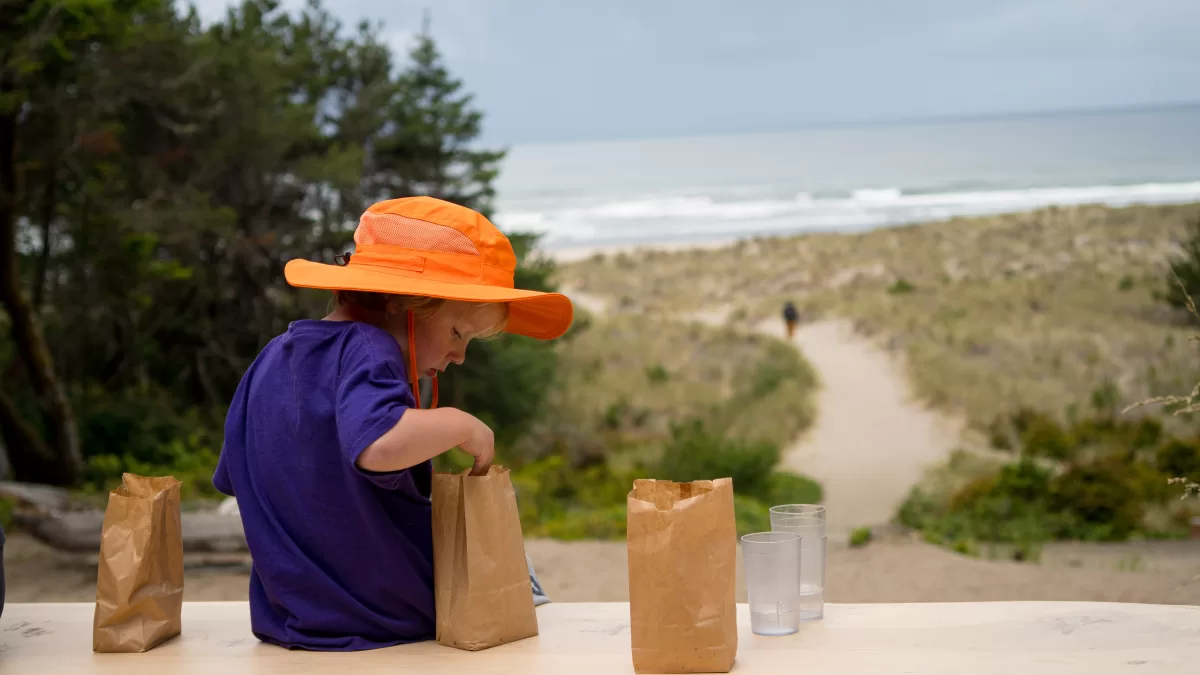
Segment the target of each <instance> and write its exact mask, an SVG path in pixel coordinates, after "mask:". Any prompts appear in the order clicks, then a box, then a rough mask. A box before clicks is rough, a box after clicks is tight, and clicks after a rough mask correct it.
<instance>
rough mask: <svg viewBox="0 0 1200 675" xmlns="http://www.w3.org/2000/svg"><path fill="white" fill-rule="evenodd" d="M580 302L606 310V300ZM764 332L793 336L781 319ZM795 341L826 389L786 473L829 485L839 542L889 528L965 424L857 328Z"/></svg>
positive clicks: (814, 327)
mask: <svg viewBox="0 0 1200 675" xmlns="http://www.w3.org/2000/svg"><path fill="white" fill-rule="evenodd" d="M580 304H583V305H584V306H585V307H587V308H588V309H590V310H592V311H596V310H597V309H600V310H603V308H604V306H603V303H602V301H600V300H598V299H597V298H590V297H589V298H582V301H581V303H580ZM729 311H730V308H729V307H716V308H711V309H708V310H703V311H699V312H692V313H689V314H687V315H685V318H687V319H691V320H693V321H700V322H702V323H706V324H709V325H713V326H720V325H724V324H725V321H726V317H727V316H728V314H729ZM755 329H756V330H757V331H758V332H760V333H763V334H765V335H770V336H772V337H776V338H779V339H781V340H786V339H787V335H786V333H785V330H784V325H783V322H782V321H780V320H771V321H764V322H762V323H760V324H758V325H757V326H755ZM792 343H793V344H794V345H795V346H796V347H797V348H798V349H799V350H800V352H801V354H803V355H804V357H805V358H806V359H807V360H808V362H809V363H810V364H812V366H813V369H814V370H816V372H817V377H818V379H819V381H820V384H821V389H820V391H819V392H818V394H817V405H816V409H817V417H816V421H815V422H814V424H813V426H812V428H810V429H808V430H807V431H806V433H805V434H804V435H802V436H801V437H800V438H799V439H797V440H796V442H795V443H793V444H792V445H791V446H789V447H788V448H785V450H784V455H783V462H782V464H783V467H784V468H786V469H790V470H792V471H796V472H798V473H802V474H804V475H807V476H811V477H812V478H814V479H816V480H817V481H818V482H819V483H821V486H822V487H823V488H824V490H825V499H824V503H825V506H826V508H827V509H828V518H829V531H830V534H831V535H833V536H837V535H844V534H845V533H846V532H847V531H849V530H850V529H852V528H855V527H859V526H864V525H866V526H871V525H881V524H884V523H886V522H888V521H889V520H891V518H892V516H893V515H894V514H895V513H896V510H897V509H898V508H899V506H900V504H901V503H902V502H903V501H904V498H905V496H906V495H907V494H908V490H909V488H911V487H912V486H913V485H915V484H916V483H917V482H918V481H920V479H921V476H922V474H923V473H924V471H925V469H926V468H927V467H929V466H930V465H931V464H935V463H937V462H939V461H941V460H943V459H945V458H946V457H947V456H948V455H949V454H950V452H951V451H953V450H954V448H955V447H956V446H957V444H958V442H959V439H960V438H961V435H962V431H963V424H962V423H961V422H960V421H958V420H956V419H954V418H952V417H950V416H948V415H945V414H942V413H938V412H935V411H932V410H929V409H927V408H926V407H924V406H923V405H921V404H920V403H919V402H917V401H915V400H914V399H913V396H912V392H911V390H910V389H909V387H908V378H907V376H906V375H905V373H904V369H903V366H902V364H900V363H897V362H896V361H895V360H894V359H893V357H892V356H891V355H889V354H887V353H886V352H885V351H883V350H882V349H880V348H878V347H876V346H875V345H873V344H872V343H871V342H870V341H869V340H867V339H865V338H863V337H862V336H860V335H858V334H856V333H855V332H854V329H853V327H852V326H851V325H850V323H849V322H847V321H844V320H836V321H820V322H816V323H811V324H808V325H804V326H801V327H800V328H799V329H798V330H797V331H796V334H795V337H794V339H793V341H792Z"/></svg>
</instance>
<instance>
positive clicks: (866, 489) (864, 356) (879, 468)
mask: <svg viewBox="0 0 1200 675" xmlns="http://www.w3.org/2000/svg"><path fill="white" fill-rule="evenodd" d="M759 329H760V330H761V331H762V332H764V333H768V334H770V335H773V336H775V337H779V338H781V339H786V336H785V334H784V329H783V326H782V322H781V321H770V322H765V323H764V324H761V325H760V326H759ZM794 344H795V345H796V346H797V347H798V348H799V349H800V351H801V353H802V354H804V357H805V358H806V359H808V361H809V363H811V364H812V366H813V369H814V370H816V372H817V377H818V378H819V379H820V382H821V390H820V392H819V393H818V395H817V417H816V421H815V423H814V424H813V426H812V428H810V429H809V430H808V432H807V433H806V434H805V435H804V436H802V437H801V438H800V439H799V440H797V441H796V443H794V444H793V445H792V446H791V447H789V448H787V449H786V451H785V452H784V457H783V466H784V467H785V468H787V469H790V470H793V471H796V472H799V473H803V474H805V475H807V476H811V477H813V478H815V479H816V480H817V481H818V482H820V483H821V485H822V487H824V489H825V505H826V507H827V508H828V509H829V511H828V513H829V516H828V517H829V529H830V531H831V533H844V532H845V531H847V530H849V529H850V528H854V527H858V526H862V525H879V524H882V523H886V522H888V521H889V520H890V519H891V518H892V516H893V515H894V514H895V513H896V509H897V508H898V507H899V506H900V504H901V502H902V501H903V500H904V498H905V496H906V495H907V494H908V490H909V488H910V487H912V486H913V485H914V484H916V483H917V482H918V481H919V480H920V479H921V476H922V474H923V472H924V470H925V469H926V468H927V467H928V466H929V465H931V464H933V463H936V462H938V461H940V460H942V459H944V458H945V457H947V456H948V455H949V453H950V452H951V451H952V450H953V449H954V448H955V447H956V445H957V444H958V442H959V439H960V436H961V434H962V430H963V425H962V423H961V422H959V421H957V420H955V419H953V418H951V417H949V416H947V415H944V414H940V413H938V412H935V411H931V410H929V409H927V408H925V407H924V406H923V405H921V404H920V403H919V402H917V401H915V400H914V399H913V397H912V393H911V391H910V389H909V387H908V384H907V377H906V376H905V374H904V370H903V367H902V365H901V364H899V363H896V362H895V361H894V360H893V358H892V357H891V356H890V355H888V354H887V353H886V352H884V351H883V350H881V349H879V348H878V347H876V346H875V345H873V344H871V343H870V342H869V341H868V340H866V339H865V338H863V337H861V336H859V335H857V334H856V333H855V332H854V330H853V328H852V327H851V325H850V324H849V322H846V321H821V322H817V323H812V324H808V325H806V326H802V327H800V328H798V329H797V331H796V335H795V339H794Z"/></svg>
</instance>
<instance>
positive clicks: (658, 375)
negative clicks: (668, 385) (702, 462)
mask: <svg viewBox="0 0 1200 675" xmlns="http://www.w3.org/2000/svg"><path fill="white" fill-rule="evenodd" d="M670 378H671V376H670V375H669V374H668V373H667V369H666V368H663V366H662V364H661V363H656V364H654V365H653V366H646V379H647V380H649V381H650V383H651V384H661V383H663V382H666V381H667V380H669V379H670Z"/></svg>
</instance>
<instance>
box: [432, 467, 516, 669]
mask: <svg viewBox="0 0 1200 675" xmlns="http://www.w3.org/2000/svg"><path fill="white" fill-rule="evenodd" d="M432 489H433V492H432V495H431V499H432V502H433V588H434V604H435V607H436V611H437V629H436V637H437V641H438V643H439V644H443V645H446V646H448V647H455V648H458V649H465V650H468V651H477V650H480V649H487V648H489V647H495V646H497V645H502V644H505V643H508V642H514V641H516V640H522V639H525V638H528V637H533V636H534V635H537V634H538V624H537V614H536V613H535V612H534V605H533V586H532V585H531V584H530V581H529V565H528V562H527V559H526V557H525V540H524V538H523V537H522V534H521V517H520V515H519V514H518V513H517V495H516V492H514V491H513V486H512V481H511V480H510V479H509V475H508V469H505V468H503V467H499V466H492V467H491V469H490V470H489V471H488V474H487V475H486V476H471V475H468V472H467V471H464V472H463V473H461V474H448V473H436V474H434V476H433V488H432Z"/></svg>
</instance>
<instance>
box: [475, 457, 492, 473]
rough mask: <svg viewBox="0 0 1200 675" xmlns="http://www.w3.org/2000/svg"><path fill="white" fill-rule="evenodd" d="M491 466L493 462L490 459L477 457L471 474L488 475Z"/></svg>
mask: <svg viewBox="0 0 1200 675" xmlns="http://www.w3.org/2000/svg"><path fill="white" fill-rule="evenodd" d="M490 468H492V462H491V461H490V460H483V459H480V458H478V457H476V458H475V464H474V465H473V466H472V467H471V475H472V476H486V475H487V472H488V469H490Z"/></svg>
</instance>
